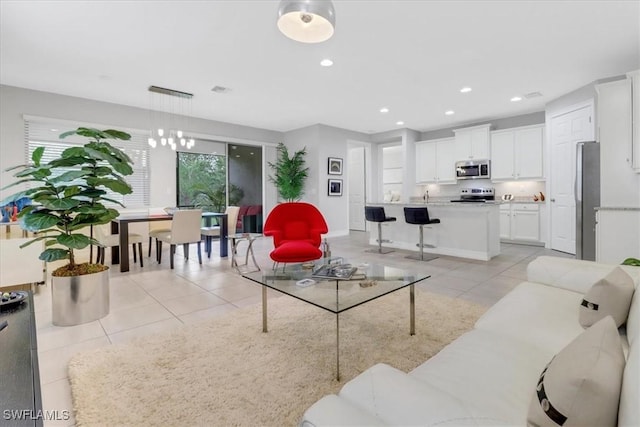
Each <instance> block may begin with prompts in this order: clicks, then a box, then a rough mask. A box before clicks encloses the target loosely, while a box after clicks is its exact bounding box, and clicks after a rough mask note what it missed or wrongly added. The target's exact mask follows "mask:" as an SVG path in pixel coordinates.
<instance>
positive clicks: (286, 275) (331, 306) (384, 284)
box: [242, 258, 431, 381]
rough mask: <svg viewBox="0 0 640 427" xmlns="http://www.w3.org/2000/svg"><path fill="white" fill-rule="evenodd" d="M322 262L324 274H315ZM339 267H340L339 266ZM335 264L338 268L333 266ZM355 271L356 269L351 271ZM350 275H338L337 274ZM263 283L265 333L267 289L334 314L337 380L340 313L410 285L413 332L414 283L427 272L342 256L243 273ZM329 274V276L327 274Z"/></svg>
mask: <svg viewBox="0 0 640 427" xmlns="http://www.w3.org/2000/svg"><path fill="white" fill-rule="evenodd" d="M323 265H325V266H326V265H328V266H329V272H328V274H327V271H326V270H327V269H326V268H325V269H324V270H325V271H323V273H324V276H323V277H317V276H314V274H313V273H314V272H319V269H320V267H322V266H323ZM338 266H340V267H338ZM336 267H337V268H336ZM351 270H355V271H351ZM343 274H344V275H348V274H351V275H350V277H337V276H338V275H343ZM242 276H243V277H245V278H247V279H249V280H251V281H253V282H255V283H257V284H259V285H262V332H267V330H268V329H267V289H268V288H270V289H274V290H276V291H278V292H282V293H283V294H286V295H289V296H291V297H294V298H297V299H299V300H301V301H304V302H306V303H309V304H311V305H315V306H316V307H319V308H322V309H324V310H327V311H329V312H331V313H333V314H335V315H336V379H337V380H338V381H340V313H342V312H345V311H347V310H350V309H352V308H354V307H357V306H359V305H362V304H365V303H367V302H369V301H373V300H375V299H377V298H380V297H382V296H384V295H387V294H390V293H392V292H395V291H397V290H400V289H403V288H406V287H409V333H410V334H411V335H415V289H414V285H415V284H416V283H418V282H421V281H422V280H425V279H428V278H429V277H431V276H429V275H427V274H423V273H415V272H412V271H408V270H404V269H399V268H394V267H389V266H385V265H381V264H371V263H366V262H358V261H355V260H354V261H351V262H349V261H347V260H344V259H342V258H331V259H320V260H317V261H315V262H312V263H304V264H288V265H286V266H285V268H284V270H281V269H278V270H263V271H256V272H251V273H243V274H242ZM327 276H328V277H327Z"/></svg>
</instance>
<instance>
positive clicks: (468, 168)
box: [456, 160, 491, 179]
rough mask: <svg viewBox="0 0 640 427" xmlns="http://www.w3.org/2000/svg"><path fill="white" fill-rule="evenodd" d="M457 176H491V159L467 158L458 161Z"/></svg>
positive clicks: (467, 177) (459, 177) (462, 177)
mask: <svg viewBox="0 0 640 427" xmlns="http://www.w3.org/2000/svg"><path fill="white" fill-rule="evenodd" d="M456 178H458V179H480V178H491V161H490V160H467V161H463V162H456Z"/></svg>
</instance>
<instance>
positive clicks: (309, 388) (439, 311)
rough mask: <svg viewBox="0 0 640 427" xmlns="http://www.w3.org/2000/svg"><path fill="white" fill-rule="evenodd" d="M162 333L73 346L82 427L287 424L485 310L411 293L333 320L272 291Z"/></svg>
mask: <svg viewBox="0 0 640 427" xmlns="http://www.w3.org/2000/svg"><path fill="white" fill-rule="evenodd" d="M268 303H269V308H268V314H269V316H268V320H269V332H268V333H262V311H261V310H262V306H261V305H260V304H257V305H255V306H252V307H249V308H246V309H243V310H238V311H236V312H233V313H230V314H227V315H224V316H221V317H218V318H214V319H211V320H208V321H205V322H203V323H199V324H196V325H185V326H184V327H181V328H179V329H177V330H172V331H170V332H167V333H166V334H157V335H150V336H147V337H143V338H139V339H136V340H134V341H131V342H128V343H126V344H120V345H113V346H110V347H104V348H101V349H97V350H93V351H88V352H84V353H79V354H77V355H75V356H74V357H73V358H72V360H71V361H70V363H69V381H70V383H71V391H72V395H73V406H74V411H75V417H76V421H77V423H78V425H80V426H94V425H96V426H97V425H99V426H139V425H163V426H191V425H198V426H200V425H207V426H242V425H251V426H294V425H297V423H298V421H299V420H300V418H301V416H302V414H303V413H304V411H305V410H306V409H307V408H308V407H309V406H310V405H312V404H313V403H314V402H315V401H317V400H318V399H320V398H321V397H322V396H324V395H325V394H329V393H337V392H338V391H339V390H340V388H341V387H342V386H343V385H344V383H345V382H346V381H348V380H350V379H352V378H353V377H355V376H356V375H358V374H359V373H360V372H362V371H364V370H365V369H367V368H369V367H370V366H372V365H374V364H376V363H379V362H384V363H388V364H390V365H392V366H394V367H396V368H399V369H402V370H404V371H405V372H408V371H410V370H411V369H413V368H415V367H416V366H418V365H420V364H421V363H422V362H424V361H425V360H427V359H428V358H429V357H431V356H432V355H434V354H435V353H437V352H438V351H439V350H440V349H441V348H442V347H444V346H445V345H446V344H448V343H449V342H451V341H452V340H454V339H455V338H456V337H458V336H459V335H461V334H462V333H464V332H465V331H467V330H469V329H471V327H472V326H473V323H474V322H475V320H476V319H477V318H478V317H479V316H480V315H481V314H482V313H483V312H484V311H485V310H486V307H482V306H480V305H476V304H473V303H470V302H466V301H464V300H458V299H452V298H448V297H445V296H442V295H437V294H432V293H426V292H420V291H419V290H416V335H414V336H410V335H409V290H408V289H403V290H400V291H397V292H395V293H392V294H389V295H386V296H384V297H381V298H379V299H377V300H375V301H372V302H369V303H367V304H364V305H361V306H359V307H356V308H354V309H352V310H350V311H347V312H345V313H343V314H341V315H340V373H341V380H342V381H340V382H338V381H336V379H335V374H336V372H335V363H336V353H335V352H336V330H335V328H336V319H335V315H334V314H332V313H329V312H327V311H325V310H322V309H319V308H317V307H314V306H311V305H309V304H306V303H303V302H301V301H298V300H296V299H294V298H290V297H288V296H282V297H280V298H276V299H270V300H269V301H268Z"/></svg>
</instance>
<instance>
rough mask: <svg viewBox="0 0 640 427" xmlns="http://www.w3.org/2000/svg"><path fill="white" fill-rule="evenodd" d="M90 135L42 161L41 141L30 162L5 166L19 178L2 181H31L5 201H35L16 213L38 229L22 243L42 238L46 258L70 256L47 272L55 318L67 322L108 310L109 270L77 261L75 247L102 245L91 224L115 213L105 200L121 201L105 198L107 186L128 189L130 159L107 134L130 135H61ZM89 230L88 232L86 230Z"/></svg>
mask: <svg viewBox="0 0 640 427" xmlns="http://www.w3.org/2000/svg"><path fill="white" fill-rule="evenodd" d="M71 135H79V136H82V137H86V138H89V139H90V141H89V142H87V143H86V144H84V145H81V146H77V147H71V148H67V149H66V150H64V151H63V152H62V154H61V155H60V157H58V158H55V159H53V160H51V161H49V162H48V163H42V162H41V160H42V157H43V154H44V147H39V148H37V149H35V150H34V152H33V155H32V156H31V160H32V164H28V165H20V166H15V167H12V168H9V169H7V171H13V170H16V169H18V171H17V172H15V173H14V175H13V176H14V177H16V178H17V179H18V180H17V181H15V182H13V183H11V184H9V185H7V186H5V187H4V188H3V190H4V189H6V188H9V187H13V186H16V185H23V184H29V187H30V188H28V189H27V190H24V191H20V192H18V193H16V194H13V195H11V196H9V197H8V198H7V199H5V200H4V201H3V204H4V203H8V202H11V201H14V200H17V199H20V198H21V197H28V198H30V199H31V201H32V202H33V204H32V205H30V206H27V207H25V208H24V209H23V210H21V211H20V213H19V214H18V219H19V221H20V223H21V226H22V227H23V228H24V229H25V230H28V231H31V232H34V233H36V235H35V237H34V238H33V239H32V240H30V241H28V242H27V243H25V244H23V245H22V246H21V247H24V246H27V245H31V244H34V243H36V242H44V247H45V249H44V251H43V252H42V253H41V254H40V257H39V258H40V259H41V260H42V261H45V262H53V261H58V260H68V263H67V264H65V265H63V266H61V267H59V268H57V269H56V270H54V271H53V272H52V273H51V276H52V280H51V286H52V291H51V294H52V298H53V307H52V308H53V313H52V315H53V324H54V325H58V326H70V325H77V324H81V323H86V322H90V321H93V320H97V319H100V318H102V317H104V316H106V315H107V314H108V313H109V271H108V267H107V266H104V265H102V264H91V259H89V262H82V263H80V262H77V260H76V253H75V251H77V250H81V249H84V248H86V247H87V246H90V245H100V244H99V242H98V241H97V240H95V239H94V238H93V226H94V225H102V224H108V223H109V222H111V220H113V219H115V218H116V217H117V216H118V215H119V213H118V211H117V210H116V209H114V208H112V207H107V205H105V203H111V204H112V205H120V206H123V205H122V203H120V202H118V201H116V200H113V199H111V198H109V196H108V192H107V190H110V191H112V192H115V193H118V194H122V195H124V194H130V193H131V192H132V189H131V185H129V184H128V183H127V182H126V181H125V180H124V176H126V175H131V174H132V173H133V168H132V167H131V165H132V161H131V159H130V158H129V156H127V155H126V154H125V153H124V152H122V151H121V150H119V149H117V148H115V147H113V146H112V145H111V144H109V143H108V142H105V141H104V140H105V139H120V140H129V139H131V136H130V135H129V134H127V133H125V132H121V131H118V130H112V129H108V130H98V129H91V128H83V127H81V128H78V129H76V130H72V131H69V132H65V133H63V134H61V135H60V138H66V137H68V136H71ZM87 232H88V234H87Z"/></svg>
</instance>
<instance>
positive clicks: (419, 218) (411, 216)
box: [404, 207, 440, 261]
mask: <svg viewBox="0 0 640 427" xmlns="http://www.w3.org/2000/svg"><path fill="white" fill-rule="evenodd" d="M404 220H405V221H406V222H407V224H417V225H419V226H420V243H418V246H419V247H420V255H409V256H408V257H407V258H410V259H417V260H419V261H431V260H432V259H436V258H437V256H431V255H430V256H427V258H425V257H424V233H423V231H424V226H425V225H428V224H440V220H439V219H438V218H433V219H430V218H429V210H428V209H427V208H426V207H424V208H404ZM430 247H435V246H430Z"/></svg>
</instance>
